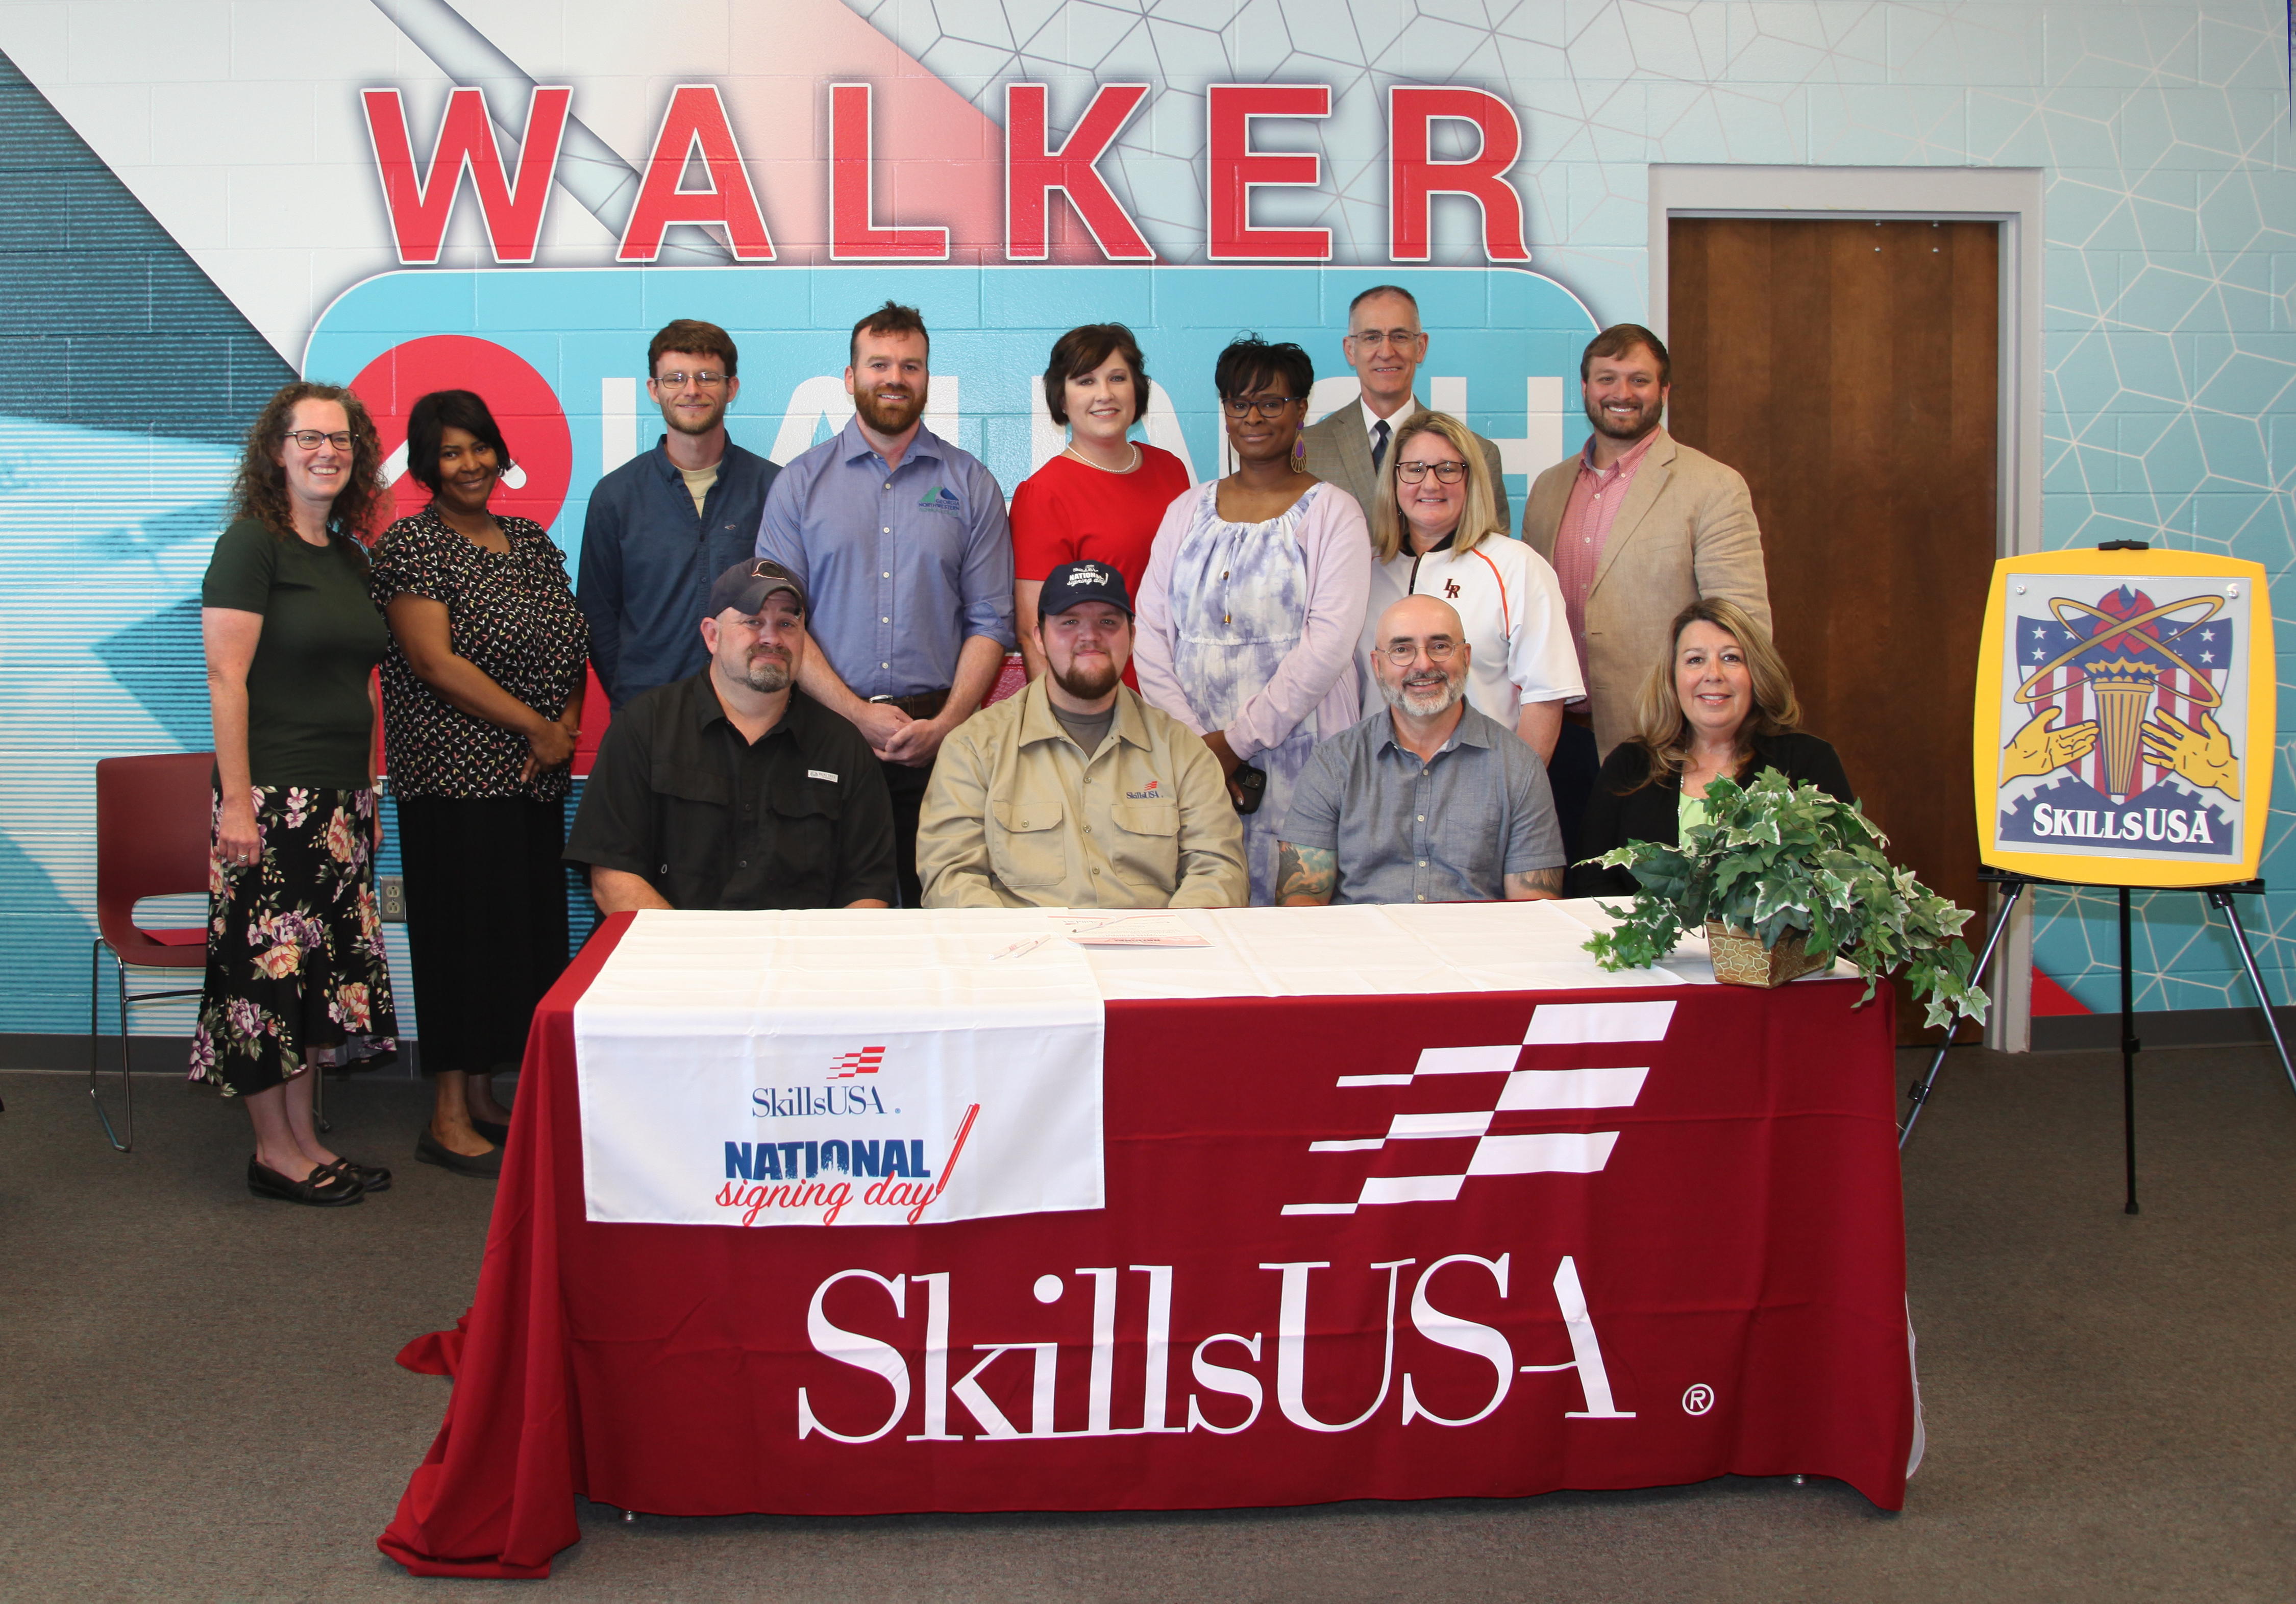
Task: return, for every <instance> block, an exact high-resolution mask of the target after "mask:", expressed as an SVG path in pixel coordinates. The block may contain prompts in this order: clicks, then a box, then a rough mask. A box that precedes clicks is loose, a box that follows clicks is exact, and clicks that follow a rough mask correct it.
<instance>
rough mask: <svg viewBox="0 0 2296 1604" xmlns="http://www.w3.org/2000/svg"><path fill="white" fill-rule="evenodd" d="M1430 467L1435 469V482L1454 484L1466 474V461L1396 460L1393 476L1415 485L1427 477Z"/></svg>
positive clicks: (1407, 483)
mask: <svg viewBox="0 0 2296 1604" xmlns="http://www.w3.org/2000/svg"><path fill="white" fill-rule="evenodd" d="M1430 468H1432V469H1433V470H1434V471H1435V479H1436V482H1437V483H1439V484H1445V485H1456V484H1457V483H1458V482H1459V481H1460V480H1461V479H1464V478H1465V477H1466V476H1467V465H1466V463H1464V462H1398V463H1397V464H1396V465H1395V477H1396V478H1398V479H1401V480H1402V481H1403V482H1404V483H1405V484H1406V485H1415V484H1417V483H1418V482H1419V481H1420V480H1421V479H1425V478H1426V477H1427V471H1428V470H1429V469H1430Z"/></svg>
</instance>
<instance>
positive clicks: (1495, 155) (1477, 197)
mask: <svg viewBox="0 0 2296 1604" xmlns="http://www.w3.org/2000/svg"><path fill="white" fill-rule="evenodd" d="M1438 119H1449V120H1453V121H1457V122H1467V123H1472V124H1474V125H1475V127H1477V128H1478V129H1480V131H1481V133H1482V136H1483V148H1482V149H1481V150H1480V151H1478V152H1477V153H1476V154H1475V155H1473V156H1472V157H1470V158H1468V159H1467V160H1464V161H1437V160H1434V158H1433V157H1432V156H1431V155H1430V154H1429V148H1428V146H1429V137H1428V136H1429V130H1430V128H1431V127H1432V126H1433V125H1434V123H1435V122H1436V121H1437V120H1438ZM1387 143H1388V194H1387V231H1388V243H1387V254H1388V255H1389V256H1390V257H1391V258H1394V259H1395V260H1397V261H1398V262H1423V261H1425V260H1426V259H1427V253H1428V250H1429V234H1430V232H1431V231H1430V228H1429V225H1428V213H1429V211H1430V210H1431V208H1432V202H1433V200H1434V197H1436V196H1437V195H1466V196H1469V197H1471V198H1472V200H1473V201H1475V202H1476V203H1477V204H1478V205H1480V207H1481V208H1482V209H1483V252H1484V254H1485V255H1487V256H1488V257H1489V258H1490V259H1491V260H1492V261H1494V262H1527V261H1529V260H1530V248H1529V246H1528V245H1526V244H1525V243H1524V242H1523V224H1522V197H1521V195H1519V194H1517V193H1516V192H1515V189H1514V185H1513V184H1509V183H1508V182H1507V181H1506V179H1505V176H1503V175H1504V174H1505V172H1506V170H1507V169H1508V168H1511V167H1513V165H1514V164H1515V159H1516V158H1517V157H1519V156H1521V154H1522V124H1521V122H1519V121H1518V120H1516V118H1515V114H1514V108H1513V107H1512V106H1510V105H1508V104H1507V103H1506V102H1505V101H1503V100H1501V99H1500V98H1499V97H1498V96H1497V95H1496V94H1485V93H1484V92H1483V91H1482V90H1480V89H1427V88H1406V87H1403V86H1397V87H1394V88H1391V89H1390V90H1389V91H1388V92H1387Z"/></svg>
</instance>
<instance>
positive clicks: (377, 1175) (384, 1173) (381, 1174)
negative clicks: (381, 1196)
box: [324, 1158, 390, 1192]
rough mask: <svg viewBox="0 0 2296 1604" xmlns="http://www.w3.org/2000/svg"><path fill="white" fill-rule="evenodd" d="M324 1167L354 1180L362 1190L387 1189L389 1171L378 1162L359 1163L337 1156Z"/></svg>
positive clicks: (353, 1159)
mask: <svg viewBox="0 0 2296 1604" xmlns="http://www.w3.org/2000/svg"><path fill="white" fill-rule="evenodd" d="M324 1167H326V1168H327V1169H330V1170H332V1171H333V1172H334V1173H335V1174H339V1175H340V1176H342V1177H343V1178H344V1179H345V1180H347V1181H356V1182H357V1183H359V1190H360V1191H371V1192H379V1191H389V1190H390V1172H389V1170H387V1169H385V1168H383V1167H382V1166H381V1165H379V1164H361V1163H359V1162H358V1161H357V1159H355V1158H338V1159H336V1160H335V1161H334V1162H333V1163H332V1164H330V1165H327V1166H324Z"/></svg>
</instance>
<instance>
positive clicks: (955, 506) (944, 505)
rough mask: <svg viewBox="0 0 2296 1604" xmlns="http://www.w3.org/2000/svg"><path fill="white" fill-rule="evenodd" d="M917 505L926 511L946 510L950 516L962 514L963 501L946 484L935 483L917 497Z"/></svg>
mask: <svg viewBox="0 0 2296 1604" xmlns="http://www.w3.org/2000/svg"><path fill="white" fill-rule="evenodd" d="M917 505H918V506H920V507H922V508H923V509H924V510H925V511H928V512H946V513H947V514H948V515H949V516H950V517H951V518H962V517H964V503H963V502H961V501H959V500H957V499H956V494H955V491H953V490H951V489H949V487H947V486H946V485H935V486H934V487H932V488H931V489H930V490H928V491H926V492H925V493H924V494H923V495H922V496H919V497H918V498H917Z"/></svg>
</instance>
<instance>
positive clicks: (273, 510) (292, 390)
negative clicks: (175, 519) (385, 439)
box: [231, 380, 390, 546]
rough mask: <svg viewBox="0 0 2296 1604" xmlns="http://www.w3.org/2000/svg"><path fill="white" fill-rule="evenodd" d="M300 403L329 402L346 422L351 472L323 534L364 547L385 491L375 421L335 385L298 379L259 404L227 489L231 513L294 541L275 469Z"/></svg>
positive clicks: (279, 470)
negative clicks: (258, 411) (235, 472)
mask: <svg viewBox="0 0 2296 1604" xmlns="http://www.w3.org/2000/svg"><path fill="white" fill-rule="evenodd" d="M302 401H332V402H334V403H335V404H336V405H339V406H340V407H341V408H342V409H343V415H344V416H345V417H346V418H348V419H349V421H350V426H351V471H349V472H348V473H347V474H345V475H344V476H343V487H342V489H341V490H340V492H339V493H338V494H337V495H336V496H335V499H334V503H333V505H332V506H330V507H329V508H328V509H327V529H328V532H329V533H331V534H335V535H343V536H348V537H349V538H350V539H351V541H352V542H353V543H354V544H358V545H362V546H363V545H365V544H366V542H367V539H368V536H369V535H370V534H371V533H372V532H373V528H374V523H375V519H376V514H377V513H378V512H380V511H381V509H382V507H383V505H384V504H385V503H386V502H387V500H388V499H389V495H390V492H389V489H387V488H386V487H384V485H383V482H382V440H381V437H380V436H379V435H377V434H376V433H375V429H374V420H373V418H372V417H370V416H368V415H367V410H366V404H365V402H363V401H361V400H360V399H359V398H358V397H357V395H355V394H353V393H352V392H351V391H350V390H349V389H346V388H345V387H343V386H342V385H340V384H314V383H312V382H310V381H307V380H298V381H296V382H295V383H293V384H289V385H283V386H282V387H281V388H280V389H279V392H278V393H277V394H276V395H275V396H273V397H271V399H270V400H268V401H266V402H265V403H264V405H263V410H262V411H261V412H260V413H257V414H256V418H255V421H254V422H253V423H252V424H251V425H250V426H249V428H248V430H247V440H246V443H245V444H244V445H243V446H242V447H241V448H240V454H239V471H238V473H237V475H236V476H235V477H234V479H233V480H232V487H231V503H232V510H233V512H234V515H236V516H237V517H240V518H251V519H253V520H256V521H257V522H258V523H260V524H261V525H262V526H263V527H264V528H266V529H268V530H270V531H271V533H272V534H273V536H275V537H276V538H278V539H281V540H292V539H294V538H295V514H294V511H293V508H292V507H291V505H290V503H289V501H288V496H287V470H286V469H285V468H284V467H283V466H281V464H280V462H279V451H280V447H281V446H283V445H285V444H286V441H287V428H288V425H289V424H290V423H291V422H292V421H294V418H295V406H296V404H297V403H298V402H302Z"/></svg>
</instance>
